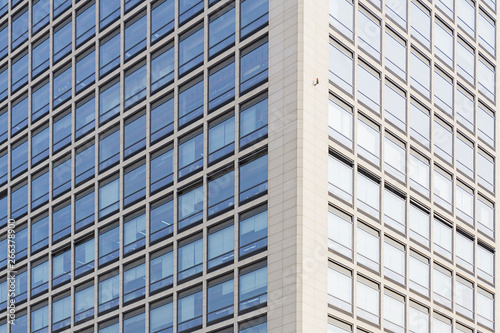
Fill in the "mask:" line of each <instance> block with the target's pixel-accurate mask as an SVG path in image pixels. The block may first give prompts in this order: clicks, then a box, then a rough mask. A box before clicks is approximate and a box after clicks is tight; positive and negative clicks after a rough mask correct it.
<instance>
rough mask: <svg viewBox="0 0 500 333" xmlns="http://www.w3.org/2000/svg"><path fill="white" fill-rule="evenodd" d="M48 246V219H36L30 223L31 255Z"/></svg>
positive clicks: (45, 217) (44, 217)
mask: <svg viewBox="0 0 500 333" xmlns="http://www.w3.org/2000/svg"><path fill="white" fill-rule="evenodd" d="M48 245H49V217H48V216H42V217H37V218H35V219H34V220H32V221H31V253H32V254H33V253H35V252H37V251H40V250H42V249H44V248H46V247H47V246H48Z"/></svg>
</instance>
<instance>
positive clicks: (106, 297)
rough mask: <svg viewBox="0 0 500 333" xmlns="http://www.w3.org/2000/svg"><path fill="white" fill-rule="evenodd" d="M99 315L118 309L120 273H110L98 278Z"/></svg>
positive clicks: (116, 271)
mask: <svg viewBox="0 0 500 333" xmlns="http://www.w3.org/2000/svg"><path fill="white" fill-rule="evenodd" d="M98 297H99V299H98V301H99V314H101V313H104V312H107V311H112V310H114V309H116V308H118V305H119V302H120V273H119V271H118V270H115V271H112V272H110V273H108V274H106V275H103V276H100V277H99V295H98Z"/></svg>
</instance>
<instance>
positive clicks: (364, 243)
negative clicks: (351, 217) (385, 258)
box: [356, 223, 380, 272]
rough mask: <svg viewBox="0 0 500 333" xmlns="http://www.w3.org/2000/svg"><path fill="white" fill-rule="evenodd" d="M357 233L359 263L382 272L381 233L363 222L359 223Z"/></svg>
mask: <svg viewBox="0 0 500 333" xmlns="http://www.w3.org/2000/svg"><path fill="white" fill-rule="evenodd" d="M356 235H357V238H356V244H357V248H358V251H357V253H358V264H361V265H362V266H365V267H367V268H369V269H371V270H373V271H375V272H380V233H379V232H378V231H377V230H375V229H372V228H370V227H368V226H367V225H365V224H363V223H358V227H357V231H356Z"/></svg>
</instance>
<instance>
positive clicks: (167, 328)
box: [149, 302, 174, 333]
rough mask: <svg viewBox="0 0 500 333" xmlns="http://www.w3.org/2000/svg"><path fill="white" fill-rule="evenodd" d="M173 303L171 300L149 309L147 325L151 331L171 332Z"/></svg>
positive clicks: (154, 332)
mask: <svg viewBox="0 0 500 333" xmlns="http://www.w3.org/2000/svg"><path fill="white" fill-rule="evenodd" d="M173 326H174V304H173V303H172V302H170V303H167V304H164V305H162V306H158V307H154V306H152V307H151V310H149V327H150V330H151V332H152V333H156V332H158V333H159V332H173Z"/></svg>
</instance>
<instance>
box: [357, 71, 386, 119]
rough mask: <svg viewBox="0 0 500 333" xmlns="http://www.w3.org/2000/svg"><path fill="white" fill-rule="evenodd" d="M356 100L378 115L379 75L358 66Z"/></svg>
mask: <svg viewBox="0 0 500 333" xmlns="http://www.w3.org/2000/svg"><path fill="white" fill-rule="evenodd" d="M356 82H357V87H358V100H359V101H360V102H362V103H363V104H365V105H366V106H367V107H369V108H371V109H372V110H373V111H375V112H377V113H380V75H379V74H378V73H375V72H374V71H373V70H369V69H367V68H365V66H362V65H358V79H357V81H356Z"/></svg>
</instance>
